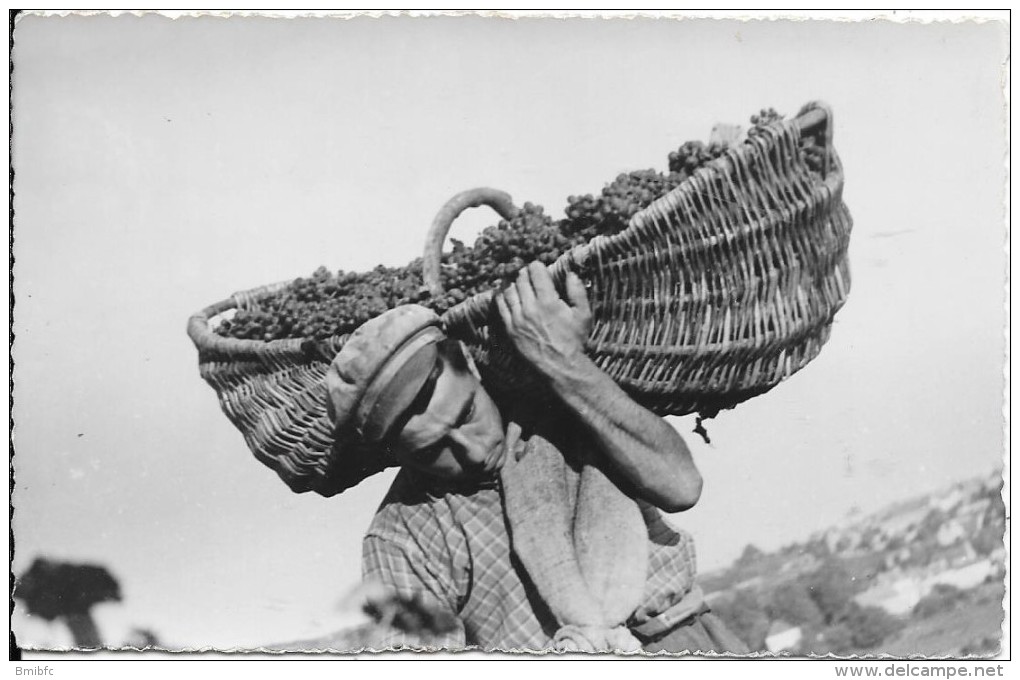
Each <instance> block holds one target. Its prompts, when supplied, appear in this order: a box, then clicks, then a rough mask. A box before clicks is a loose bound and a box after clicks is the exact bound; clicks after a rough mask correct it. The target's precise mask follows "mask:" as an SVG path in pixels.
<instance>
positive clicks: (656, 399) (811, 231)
mask: <svg viewBox="0 0 1020 680" xmlns="http://www.w3.org/2000/svg"><path fill="white" fill-rule="evenodd" d="M800 135H801V128H800V126H799V125H798V124H797V122H796V121H795V120H791V121H783V122H780V123H776V124H773V125H771V126H769V127H768V128H767V129H765V130H764V131H763V132H762V134H760V135H759V136H757V137H755V138H753V139H752V140H751V141H749V143H747V144H741V145H739V146H737V147H735V148H733V149H731V150H730V151H728V152H727V153H726V155H725V156H724V157H722V158H720V159H717V160H716V161H713V162H712V163H711V164H710V165H709V166H707V167H704V168H702V169H700V170H698V171H697V172H696V174H695V175H694V176H693V177H691V178H690V179H688V180H687V181H686V182H684V183H683V184H682V185H681V186H679V187H677V188H676V189H674V190H673V191H671V192H670V193H669V194H667V195H665V196H663V197H661V198H659V199H658V200H656V201H655V202H654V203H653V204H652V205H650V206H649V207H648V208H646V209H645V210H643V211H641V212H639V213H638V214H636V215H635V216H634V217H633V218H632V220H631V223H630V226H629V228H628V229H626V230H625V231H623V232H621V233H619V234H616V235H615V236H611V237H601V236H600V237H597V238H595V239H594V240H593V241H592V242H590V243H588V244H585V245H582V246H579V247H577V248H575V249H574V250H572V251H570V252H569V253H566V254H564V255H563V256H562V257H560V259H559V260H558V261H557V262H556V263H555V264H554V265H553V266H552V267H551V271H552V273H553V278H554V280H556V281H557V282H558V283H559V284H562V283H563V281H564V280H565V277H566V274H567V272H569V271H575V272H577V273H578V274H579V275H580V276H581V278H582V280H584V281H585V283H586V285H587V286H588V290H589V299H590V302H591V305H592V311H593V315H594V325H593V330H592V333H591V335H590V338H589V343H588V351H589V354H590V356H591V357H592V359H593V360H594V361H595V363H596V364H597V365H598V366H599V367H600V368H601V369H602V370H603V371H605V372H606V373H607V374H608V375H609V376H610V377H612V378H613V380H614V381H616V382H617V383H618V384H619V385H621V386H622V387H623V388H624V389H625V390H627V391H628V392H629V393H630V394H631V395H632V396H633V397H634V398H635V399H636V400H637V401H639V402H640V403H642V404H644V405H645V406H646V407H648V408H649V409H651V410H653V411H654V412H656V413H658V414H660V415H667V414H673V415H683V414H688V413H694V412H699V413H701V414H703V415H709V416H710V415H714V414H715V413H716V412H718V411H719V410H720V409H724V408H731V407H732V406H734V405H736V404H738V403H740V402H742V401H744V400H746V399H748V398H750V397H753V396H755V395H758V394H762V393H763V392H766V391H768V390H769V389H771V388H772V387H774V386H775V385H777V384H778V383H779V382H781V381H782V380H784V379H785V378H787V377H789V376H791V375H792V374H794V373H795V372H797V371H798V370H800V369H801V368H803V367H804V366H805V365H806V364H807V363H809V362H810V361H811V360H812V359H814V358H815V357H816V356H817V355H818V353H819V351H820V350H821V348H822V346H823V345H824V344H825V342H826V341H827V339H828V337H829V333H830V330H831V324H832V320H833V316H834V315H835V313H836V312H837V311H838V310H839V309H840V307H841V306H842V305H843V303H844V302H845V300H846V296H847V293H848V292H849V287H850V272H849V263H848V260H847V247H848V243H849V238H850V232H851V228H852V220H851V218H850V214H849V212H848V210H847V208H846V206H845V205H844V204H843V201H842V188H843V171H842V167H841V166H840V164H839V160H838V158H837V157H836V155H835V152H834V150H832V149H831V148H830V149H829V153H830V159H831V161H830V167H829V169H828V171H827V172H826V173H825V174H824V176H819V175H818V174H816V173H812V172H811V171H810V170H809V169H808V167H807V166H806V165H805V163H804V162H803V161H802V159H801V157H800V155H799V153H798V144H799V140H800ZM284 285H286V283H282V284H274V285H272V286H264V287H261V288H257V289H254V290H252V291H247V292H244V293H238V294H235V295H234V296H233V297H232V298H230V299H228V300H225V301H223V302H221V303H217V304H216V305H212V306H211V307H209V308H207V309H206V310H203V311H202V312H200V313H198V314H196V315H195V316H193V317H192V318H191V320H190V321H189V334H190V335H191V337H192V340H193V341H194V342H195V345H196V347H197V348H198V350H199V364H200V372H201V375H202V377H203V378H204V379H205V380H206V381H207V382H208V383H209V384H210V385H211V386H212V387H213V388H214V389H215V390H216V393H217V395H218V397H219V401H220V404H221V407H222V409H223V411H224V412H225V413H226V414H227V416H228V417H229V418H230V420H231V421H232V422H233V423H234V424H235V425H236V426H237V427H238V429H240V430H241V432H242V433H243V434H244V437H245V441H246V442H247V444H248V446H249V448H250V449H251V450H252V452H253V453H254V454H255V456H256V458H258V459H259V460H260V461H262V462H263V463H265V464H266V465H268V466H269V467H271V468H272V469H274V470H275V471H276V472H277V473H278V474H279V475H280V477H281V478H282V479H283V480H284V481H285V482H286V483H287V484H288V485H289V486H290V487H291V489H293V490H294V491H307V490H315V491H317V492H319V493H322V494H323V495H330V494H332V493H336V492H337V491H338V490H342V489H337V488H332V487H331V486H330V484H331V482H330V481H329V480H330V467H331V465H332V463H333V458H334V453H333V451H332V447H333V434H332V428H331V424H330V422H329V418H328V416H327V414H326V409H325V387H324V384H323V377H324V375H325V372H326V368H327V366H328V363H329V361H330V359H331V358H332V357H333V356H335V354H336V352H338V351H339V350H340V348H341V347H342V346H343V344H344V342H345V341H346V338H347V336H342V337H334V338H331V339H330V340H328V341H325V342H313V341H302V340H275V341H271V342H261V341H255V340H237V339H232V338H225V337H221V336H219V335H216V334H215V333H214V332H213V331H212V328H211V326H212V324H213V323H214V320H215V317H216V316H217V315H219V314H222V313H223V312H226V311H228V310H229V309H232V308H244V307H246V306H247V305H251V304H252V303H253V301H256V300H257V299H258V298H259V297H261V296H264V295H271V294H273V293H275V292H277V291H278V290H279V289H280V288H281V287H282V286H284ZM492 299H493V295H492V292H489V293H483V294H480V295H476V296H475V297H473V298H471V299H468V300H466V301H464V302H463V303H461V304H460V305H458V306H456V307H454V308H452V309H450V310H449V311H448V312H447V313H446V314H445V315H444V317H443V321H444V323H445V325H446V327H447V330H448V332H449V333H450V334H451V335H453V336H455V337H458V338H460V339H462V340H463V341H464V342H465V343H466V344H467V345H468V347H469V348H470V349H471V351H472V353H473V355H474V357H475V360H476V363H477V364H478V366H479V369H480V370H481V372H482V375H483V379H484V381H485V383H486V387H487V388H488V389H490V391H492V392H493V393H494V395H495V396H497V397H498V398H513V397H519V396H521V395H525V394H527V395H537V394H540V390H539V387H538V382H537V380H536V379H535V376H534V375H533V373H532V372H531V371H530V369H529V368H528V367H527V366H525V365H522V363H521V362H520V361H519V360H518V359H517V358H516V357H515V355H514V353H513V351H512V350H511V349H510V345H509V343H508V342H507V340H506V338H504V337H501V331H500V330H499V328H500V324H498V323H495V320H496V319H498V315H497V314H496V312H495V309H494V305H493V304H492Z"/></svg>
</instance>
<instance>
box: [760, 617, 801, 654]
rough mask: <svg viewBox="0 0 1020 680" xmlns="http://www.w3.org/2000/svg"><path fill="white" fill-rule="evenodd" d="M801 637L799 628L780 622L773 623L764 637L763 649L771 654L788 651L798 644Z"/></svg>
mask: <svg viewBox="0 0 1020 680" xmlns="http://www.w3.org/2000/svg"><path fill="white" fill-rule="evenodd" d="M802 637H803V632H802V631H801V629H800V626H794V625H791V624H789V623H787V622H786V621H782V620H779V621H773V622H772V625H771V626H770V627H769V632H768V635H766V636H765V649H767V650H769V651H770V652H773V653H778V652H785V651H789V650H791V649H794V648H795V647H796V646H797V645H798V644H800V640H801V638H802Z"/></svg>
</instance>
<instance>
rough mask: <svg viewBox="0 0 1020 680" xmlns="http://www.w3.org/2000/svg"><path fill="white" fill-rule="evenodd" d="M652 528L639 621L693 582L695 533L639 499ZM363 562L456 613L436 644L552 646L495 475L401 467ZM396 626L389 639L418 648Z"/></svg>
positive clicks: (401, 590)
mask: <svg viewBox="0 0 1020 680" xmlns="http://www.w3.org/2000/svg"><path fill="white" fill-rule="evenodd" d="M639 505H640V506H641V511H642V514H643V516H644V519H645V524H646V525H647V527H648V540H649V548H650V550H649V561H648V577H647V580H646V584H645V591H644V596H643V600H642V603H641V605H640V606H639V607H638V609H637V611H636V612H635V613H634V614H633V615H632V617H631V619H630V620H629V621H628V625H630V626H632V627H633V626H637V625H640V624H642V623H645V622H647V621H648V620H649V619H651V618H654V617H655V616H656V615H658V614H660V613H662V612H664V611H666V610H667V609H669V607H671V606H672V605H674V604H676V603H677V602H678V601H679V600H680V599H681V598H682V597H683V596H684V595H685V594H687V593H688V592H689V591H690V589H691V587H692V586H693V584H694V575H695V553H694V541H693V540H692V539H691V537H690V535H689V534H687V533H686V532H682V531H678V530H676V529H674V528H672V527H670V526H669V525H668V524H667V523H666V522H665V521H664V519H663V517H662V515H661V514H660V513H659V511H658V510H657V509H655V508H654V507H652V506H651V505H648V504H647V503H643V502H640V501H639ZM362 570H363V575H364V577H365V579H366V580H367V579H374V580H377V581H379V582H382V583H383V584H384V585H386V586H388V587H390V588H391V589H393V590H395V591H396V592H397V593H398V594H400V595H402V596H404V597H418V598H421V599H422V600H423V601H424V602H426V603H428V604H431V605H433V606H435V607H438V608H440V609H444V610H446V611H448V612H451V613H453V614H454V615H455V616H456V618H457V620H458V622H459V626H458V628H457V629H455V630H454V631H453V632H451V633H450V634H449V635H447V636H446V637H445V638H443V639H440V640H433V641H429V643H428V644H429V646H430V647H432V646H434V647H437V648H449V649H457V648H463V647H466V646H472V647H474V646H477V647H480V648H482V649H484V650H489V651H492V650H514V649H517V650H520V649H527V650H539V649H545V648H548V647H550V644H551V642H552V637H553V635H554V634H555V632H556V630H557V624H556V621H555V618H554V617H553V616H552V613H551V612H550V611H549V610H548V608H547V607H546V606H545V604H544V603H543V602H542V600H541V598H540V596H539V595H538V593H537V591H536V590H535V588H534V586H533V585H532V584H531V582H530V581H529V580H528V578H527V574H526V572H525V570H524V567H523V565H521V564H520V562H519V561H518V560H517V558H516V556H515V555H513V553H512V551H511V545H510V536H509V533H508V532H507V525H506V519H505V513H504V512H503V503H502V500H501V496H500V492H499V490H498V488H497V485H496V483H495V482H491V483H487V484H483V485H481V486H480V487H479V486H478V485H476V486H473V487H472V488H471V489H470V490H457V489H450V488H448V489H445V490H443V489H438V488H436V487H432V488H428V484H427V483H424V481H423V480H422V479H421V478H420V477H416V476H414V475H413V474H412V473H410V472H408V471H407V470H402V471H401V472H400V473H399V474H398V475H397V478H396V480H395V481H394V483H393V486H392V487H391V488H390V492H389V494H388V495H387V497H386V499H385V500H384V501H383V503H382V505H381V506H380V508H379V511H378V512H377V513H376V515H375V518H374V519H373V521H372V524H371V526H370V527H369V529H368V532H367V533H366V535H365V539H364V553H363V558H362ZM418 644H420V643H418V642H417V641H416V640H415V639H412V638H405V637H403V636H402V635H400V634H398V633H394V634H393V635H392V636H390V637H388V638H386V639H385V640H383V641H382V643H381V644H380V648H381V647H391V646H393V647H400V646H404V645H408V646H416V645H418Z"/></svg>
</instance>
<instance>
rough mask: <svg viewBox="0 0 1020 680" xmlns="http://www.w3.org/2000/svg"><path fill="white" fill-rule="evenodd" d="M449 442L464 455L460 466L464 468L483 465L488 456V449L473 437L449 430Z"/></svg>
mask: <svg viewBox="0 0 1020 680" xmlns="http://www.w3.org/2000/svg"><path fill="white" fill-rule="evenodd" d="M449 436H450V440H451V441H452V442H453V443H454V444H456V445H457V448H458V449H460V450H461V452H462V453H463V454H464V459H463V460H461V465H462V466H464V467H478V466H480V465H484V464H485V459H486V457H487V456H488V455H489V447H487V446H486V445H485V444H484V443H483V442H481V441H479V440H478V439H475V438H474V437H472V436H470V435H468V434H465V433H463V432H461V431H460V430H450V435H449Z"/></svg>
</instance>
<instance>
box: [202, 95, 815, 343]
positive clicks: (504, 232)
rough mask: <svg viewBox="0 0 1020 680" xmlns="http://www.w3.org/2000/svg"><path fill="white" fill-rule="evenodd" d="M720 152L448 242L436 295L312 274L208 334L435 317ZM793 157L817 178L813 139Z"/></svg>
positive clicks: (309, 331) (418, 276) (317, 334)
mask: <svg viewBox="0 0 1020 680" xmlns="http://www.w3.org/2000/svg"><path fill="white" fill-rule="evenodd" d="M782 119H783V117H782V116H781V115H780V114H779V113H777V112H776V111H775V109H772V108H769V109H763V110H762V111H761V112H760V113H759V114H757V115H755V116H752V117H751V128H750V129H749V130H748V136H749V137H753V136H755V135H758V134H760V133H761V130H762V129H763V128H764V127H765V126H767V125H770V124H772V123H774V122H776V121H779V120H782ZM726 151H727V147H726V146H725V145H723V144H706V143H703V142H698V141H691V142H686V143H684V144H682V145H681V146H680V147H679V148H677V149H676V150H675V151H673V152H671V153H670V154H669V156H668V158H667V161H668V172H667V173H661V172H658V171H656V170H638V171H635V172H629V173H623V174H621V175H619V176H617V178H616V179H615V180H614V181H612V182H610V183H609V184H607V185H606V186H605V187H603V189H602V191H601V193H599V194H598V195H592V194H584V195H578V196H570V197H569V198H568V199H567V206H566V209H565V211H564V212H565V217H564V219H561V220H558V221H554V220H553V219H552V218H551V217H549V216H548V215H546V214H545V212H544V210H543V208H542V207H541V206H538V205H534V204H532V203H525V204H524V206H523V207H522V208H521V210H520V211H519V212H518V214H517V215H516V216H515V217H514V218H513V219H510V220H501V221H500V222H499V223H498V224H495V225H493V226H490V227H487V228H486V229H485V230H484V231H482V233H481V234H480V235H479V236H478V238H477V239H476V240H475V242H474V245H472V246H468V245H465V244H464V243H462V242H460V241H457V240H455V239H451V243H452V247H451V249H450V251H449V252H446V253H444V254H443V256H442V261H441V267H440V276H441V280H442V283H443V290H444V291H446V292H445V293H444V294H442V295H441V296H438V297H433V296H431V295H430V294H429V292H428V289H427V288H426V287H425V285H424V280H423V278H422V261H421V259H420V258H419V259H416V260H414V261H412V262H411V263H410V264H408V265H407V266H406V267H385V266H382V265H379V266H378V267H376V268H375V269H372V270H370V271H367V272H361V273H354V272H344V271H339V272H336V273H332V272H330V271H328V270H327V269H326V268H325V267H319V268H318V269H317V270H315V271H314V272H313V273H312V274H311V275H310V276H308V277H301V278H298V279H295V280H294V281H293V283H291V284H290V285H289V286H287V287H286V288H284V289H283V290H282V291H279V292H277V293H275V294H273V295H267V296H265V297H263V298H261V299H259V300H257V301H254V302H250V303H247V304H246V305H244V306H242V307H241V308H239V309H238V310H237V312H236V314H235V315H234V317H233V318H232V319H229V320H224V321H222V322H221V323H220V324H219V325H218V326H217V327H216V332H217V333H219V334H220V335H224V336H227V337H232V338H243V339H253V340H263V341H270V340H279V339H283V338H313V339H317V340H322V339H325V338H329V337H331V336H339V335H346V334H348V333H351V332H352V331H354V329H356V328H357V327H358V326H360V325H361V324H362V323H364V322H365V321H368V320H369V319H371V318H373V317H375V316H377V315H379V314H380V313H382V312H384V311H386V310H387V309H392V308H393V307H396V306H398V305H402V304H407V303H412V302H413V303H418V304H422V305H425V306H427V307H430V308H432V309H434V310H435V311H436V312H438V313H440V314H441V313H443V312H445V311H446V310H447V309H449V308H451V307H453V306H455V305H457V304H459V303H461V302H463V301H464V300H466V299H468V298H469V297H471V296H472V295H475V294H476V293H480V292H483V291H486V290H491V289H493V288H497V287H499V286H501V285H502V284H503V283H504V282H507V281H510V280H512V279H513V278H514V277H515V276H516V275H517V272H518V271H519V270H520V269H521V268H522V267H524V266H525V265H526V264H528V263H529V262H532V261H535V260H538V261H540V262H543V263H545V264H552V263H553V262H554V261H555V260H556V259H557V258H558V257H559V256H560V255H562V254H563V253H565V252H567V251H568V250H570V249H571V248H572V247H574V246H576V245H579V244H582V243H587V242H588V241H590V240H591V239H592V238H594V237H596V236H599V235H606V236H609V235H612V234H616V233H619V232H620V231H622V230H623V229H625V228H626V227H627V225H628V223H629V222H630V219H631V218H632V217H633V216H634V214H635V213H637V212H638V211H640V210H643V209H645V208H647V207H648V206H649V205H650V204H651V203H652V202H653V201H655V200H656V199H658V198H660V197H662V196H664V195H665V194H667V193H669V192H670V191H672V190H673V189H675V188H677V187H678V186H680V185H681V184H682V183H683V182H684V181H685V180H686V179H688V178H689V177H690V176H691V175H693V174H694V173H695V172H697V171H698V170H699V169H700V168H702V167H704V166H705V165H706V164H707V163H709V162H711V161H713V160H715V159H717V158H719V157H720V156H722V155H723V154H725V153H726ZM801 157H802V159H803V160H804V162H805V163H806V164H807V166H808V168H809V169H811V170H812V171H813V172H821V168H822V164H823V162H824V149H823V148H822V147H821V146H819V145H818V144H817V142H816V140H814V139H813V138H810V137H806V138H805V139H804V140H803V141H802V143H801Z"/></svg>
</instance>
